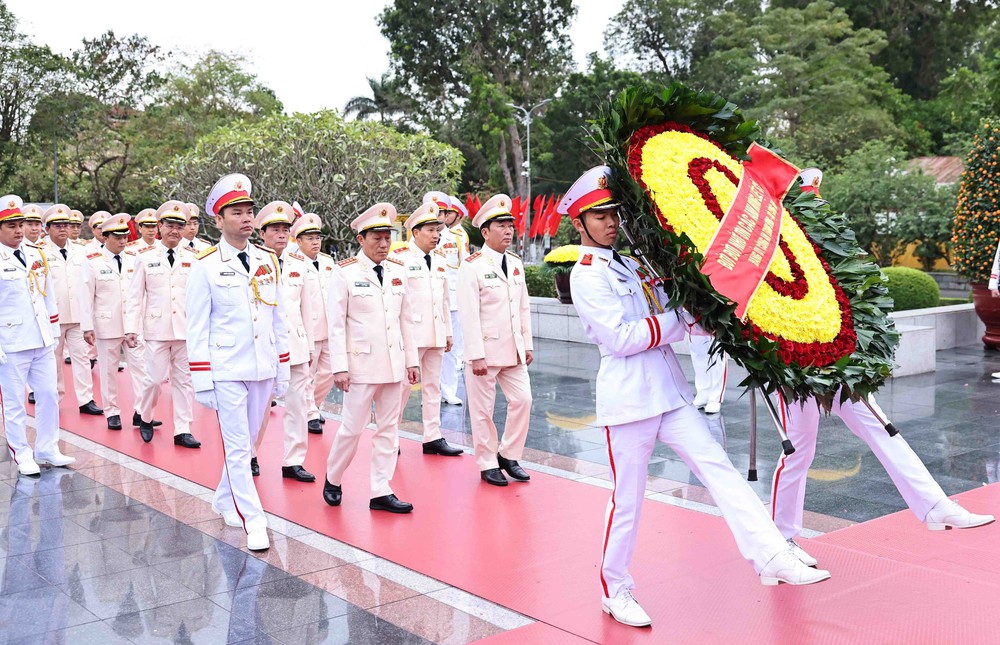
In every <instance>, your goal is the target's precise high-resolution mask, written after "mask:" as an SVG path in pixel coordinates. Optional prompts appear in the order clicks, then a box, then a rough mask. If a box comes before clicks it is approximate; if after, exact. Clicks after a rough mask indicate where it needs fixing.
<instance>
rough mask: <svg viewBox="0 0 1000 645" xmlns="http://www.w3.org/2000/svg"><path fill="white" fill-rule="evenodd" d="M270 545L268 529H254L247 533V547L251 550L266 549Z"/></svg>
mask: <svg viewBox="0 0 1000 645" xmlns="http://www.w3.org/2000/svg"><path fill="white" fill-rule="evenodd" d="M270 546H271V542H270V541H269V540H268V539H267V529H254V530H252V531H250V532H249V533H247V548H248V549H250V550H251V551H266V550H267V549H268V548H270Z"/></svg>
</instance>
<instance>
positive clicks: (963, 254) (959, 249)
mask: <svg viewBox="0 0 1000 645" xmlns="http://www.w3.org/2000/svg"><path fill="white" fill-rule="evenodd" d="M972 144H973V145H972V150H971V151H970V152H969V156H968V157H967V159H966V161H965V172H963V173H962V183H961V185H960V187H959V189H958V202H957V204H956V205H955V223H954V235H953V236H952V239H951V242H952V246H953V248H954V255H955V269H956V270H957V271H958V272H959V274H961V275H962V276H963V277H964V278H965V279H966V280H968V281H969V282H972V283H974V284H976V283H986V282H987V281H989V278H990V271H991V269H992V268H993V254H994V253H995V252H996V249H997V242H998V237H1000V118H998V117H996V116H991V117H987V118H984V119H983V120H982V122H981V123H980V125H979V129H978V130H977V132H976V136H975V138H974V139H973V142H972Z"/></svg>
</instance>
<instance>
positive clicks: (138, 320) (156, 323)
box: [125, 202, 197, 437]
mask: <svg viewBox="0 0 1000 645" xmlns="http://www.w3.org/2000/svg"><path fill="white" fill-rule="evenodd" d="M164 206H166V208H164ZM187 216H188V215H187V207H186V206H184V205H183V204H181V203H180V202H167V203H166V204H164V205H163V206H161V207H160V208H159V209H158V210H157V217H158V219H160V220H163V219H167V220H171V219H172V220H175V221H186V220H187ZM171 258H173V262H172V263H171V261H170V259H171ZM196 258H197V254H196V253H195V252H194V251H192V250H191V249H187V248H184V247H182V246H180V245H178V246H177V247H176V248H174V249H168V248H167V247H166V246H164V245H163V242H162V241H160V240H157V241H156V243H154V244H153V246H150V247H147V248H145V249H142V250H141V251H139V252H138V253H136V255H135V271H134V272H133V274H132V281H131V283H130V284H129V287H128V297H127V299H126V301H125V333H126V334H137V335H138V336H141V337H142V339H143V341H144V342H145V345H146V379H145V382H144V383H143V387H142V390H141V392H139V393H138V394H137V395H136V404H135V407H136V411H137V412H138V413H139V416H140V417H141V418H142V421H143V422H144V423H146V424H150V423H152V421H153V411H154V409H155V408H156V404H157V402H158V401H159V399H160V392H161V389H162V387H163V382H164V381H166V380H167V377H168V376H169V378H170V389H171V401H172V402H173V407H174V436H175V437H176V436H178V435H181V434H190V433H191V421H192V419H193V409H192V406H193V403H192V397H193V396H194V390H193V389H192V387H191V374H190V372H189V371H188V354H187V345H186V343H185V338H186V336H187V332H186V330H185V320H186V315H185V311H186V310H185V293H186V286H187V279H188V275H189V274H190V273H191V267H192V265H193V264H194V262H195V260H196Z"/></svg>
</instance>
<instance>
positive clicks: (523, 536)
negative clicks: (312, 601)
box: [62, 368, 1000, 643]
mask: <svg viewBox="0 0 1000 645" xmlns="http://www.w3.org/2000/svg"><path fill="white" fill-rule="evenodd" d="M67 378H68V383H72V380H71V379H69V375H68V368H67ZM122 385H123V390H126V393H127V391H128V390H129V389H130V388H129V387H128V385H127V383H126V379H123V381H122ZM67 398H71V397H67ZM122 398H123V400H122V404H123V406H124V410H126V412H125V413H124V414H123V415H122V416H123V421H125V422H126V423H128V421H129V420H130V419H131V401H130V400H125V399H126V397H124V396H123V397H122ZM169 410H170V407H169V388H165V389H164V397H163V399H162V400H161V402H160V405H159V408H158V410H157V415H156V417H157V418H158V419H161V420H163V422H164V424H163V426H162V427H161V428H160V429H159V430H158V431H157V436H156V437H155V438H154V440H153V442H152V443H150V444H144V443H143V442H142V440H141V439H140V437H139V433H138V431H137V430H136V429H134V428H129V427H126V428H125V430H124V431H122V432H111V431H108V430H107V429H106V427H105V422H104V419H103V418H101V417H84V416H81V415H80V414H79V413H78V411H77V410H76V408H75V407H74V405H73V404H72V402H70V403H67V404H66V405H64V406H63V410H62V414H63V416H62V425H63V427H65V428H68V429H70V430H71V431H73V432H75V433H76V434H79V435H81V436H84V437H87V438H88V439H91V440H93V441H97V442H98V443H101V444H103V445H106V446H109V447H111V448H114V449H115V450H119V451H121V452H123V453H125V454H128V455H130V456H133V457H135V458H137V459H140V460H143V461H146V462H148V463H151V464H153V465H155V466H157V467H159V468H162V469H164V470H167V471H169V472H172V473H175V474H177V475H179V476H181V477H184V478H186V479H190V480H192V481H195V482H198V483H199V484H202V485H205V486H208V487H211V488H214V487H215V485H216V483H217V482H218V478H219V476H220V474H221V468H222V448H221V440H220V438H219V433H218V427H217V423H216V421H215V418H214V413H211V411H208V410H204V409H202V408H201V407H200V406H198V405H195V424H194V434H195V436H196V437H197V438H198V439H200V440H201V441H202V443H203V447H202V448H201V449H200V450H187V449H184V448H175V447H174V446H173V443H172V440H171V436H172V431H171V430H170V427H171V419H170V415H169ZM273 410H274V412H273V413H272V416H271V424H270V429H269V431H268V435H267V438H266V440H265V443H264V445H263V446H262V450H261V455H260V462H261V471H262V475H261V477H259V478H257V486H258V490H259V491H260V496H261V498H262V500H263V503H264V506H265V508H266V509H267V510H268V511H270V512H272V513H275V514H276V515H279V516H281V517H284V518H287V519H289V520H291V521H294V522H297V523H299V524H302V525H305V526H308V527H309V528H311V529H313V530H316V531H319V532H321V533H324V534H326V535H329V536H332V537H334V538H336V539H338V540H342V541H344V542H347V543H349V544H351V545H353V546H356V547H358V548H361V549H364V550H365V551H369V552H371V553H374V554H376V555H379V556H381V557H383V558H386V559H388V560H391V561H393V562H396V563H399V564H401V565H403V566H405V567H409V568H411V569H414V570H416V571H419V572H421V573H423V574H426V575H428V576H431V577H433V578H436V579H438V580H441V581H443V582H446V583H448V584H450V585H453V586H455V587H458V588H460V589H464V590H466V591H468V592H470V593H473V594H475V595H477V596H481V597H483V598H486V599H488V600H491V601H493V602H495V603H497V604H500V605H503V606H506V607H509V608H511V609H513V610H515V611H518V612H521V613H523V614H525V615H527V616H530V617H532V618H534V619H536V620H538V621H540V623H546V624H539V625H529V626H528V627H524V628H521V629H518V630H513V631H511V632H508V633H506V634H501V635H499V636H496V637H494V638H492V639H490V640H491V641H493V642H497V643H518V642H522V643H527V642H553V643H562V642H566V643H572V642H579V639H578V638H575V637H579V638H582V639H586V640H591V641H596V642H601V643H609V642H614V643H630V642H650V643H653V642H666V641H669V642H677V643H710V642H718V643H734V642H739V643H793V642H794V643H803V642H809V643H840V642H844V643H847V642H859V641H863V642H871V643H875V642H878V643H944V642H962V643H996V642H997V636H996V633H997V631H996V624H995V620H994V614H995V613H996V611H997V610H998V609H1000V550H998V549H997V544H998V543H1000V526H998V525H997V524H994V525H991V526H989V527H985V528H980V529H975V530H970V531H947V532H933V533H932V532H930V531H927V530H926V529H925V528H924V527H923V525H921V524H920V523H919V522H917V521H916V519H915V518H914V517H913V515H912V514H910V513H909V512H903V513H897V514H894V515H890V516H888V517H884V518H880V519H877V520H874V521H871V522H866V523H864V524H860V525H856V526H853V527H850V528H847V529H844V530H841V531H836V532H833V533H830V534H827V535H824V536H823V537H820V538H817V539H814V540H808V541H804V542H803V546H805V547H806V549H807V550H808V551H809V552H810V553H812V554H813V555H814V556H816V557H817V558H819V559H820V563H821V565H822V566H823V567H824V568H827V569H830V570H831V572H832V573H833V578H832V580H829V581H827V582H824V583H821V584H819V585H814V586H811V587H790V586H786V585H782V586H780V587H777V588H773V587H763V586H761V585H760V583H759V582H758V579H757V577H756V575H754V572H753V570H752V568H751V567H750V565H749V564H747V563H746V562H744V561H743V560H742V558H741V557H740V555H739V553H738V552H737V550H736V546H735V543H734V542H733V539H732V537H731V535H730V533H729V531H728V529H727V528H726V526H725V524H724V522H723V520H722V519H721V518H719V517H713V516H709V515H705V514H702V513H698V512H694V511H689V510H686V509H681V508H676V507H673V506H668V505H665V504H659V503H654V502H647V503H646V505H645V508H644V513H643V522H642V535H641V536H640V538H639V546H638V550H637V553H636V556H635V561H634V563H633V575H634V576H635V578H636V581H637V584H638V588H637V589H636V596H637V597H638V598H639V600H640V602H642V604H643V606H644V607H645V608H646V610H647V611H648V612H649V613H650V615H651V616H652V617H653V620H654V625H655V626H654V627H653V628H652V629H644V630H640V629H634V628H629V627H624V626H622V625H619V624H617V623H615V622H614V621H613V620H611V619H610V618H609V617H607V616H606V615H604V614H603V613H602V612H601V610H600V593H601V590H600V583H599V581H598V570H597V569H598V563H599V558H600V546H601V528H602V523H603V514H604V507H605V504H606V502H607V499H608V491H606V490H603V489H600V488H596V487H593V486H588V485H586V484H580V483H577V482H573V481H569V480H566V479H561V478H558V477H553V476H548V475H544V474H540V473H532V481H531V482H530V483H527V484H512V485H510V486H508V487H507V488H496V487H492V486H488V485H486V484H484V483H481V482H480V481H479V476H478V472H477V470H476V466H475V462H474V461H473V459H472V457H471V456H463V457H458V458H443V457H425V456H424V455H422V454H421V453H420V444H419V443H417V442H413V441H405V440H404V441H402V442H401V444H402V449H403V454H402V456H401V457H400V460H399V466H398V467H397V470H396V476H395V478H394V480H393V488H394V489H395V491H396V494H397V495H398V496H399V497H400V499H403V500H406V501H410V502H412V503H413V504H414V506H415V510H414V512H413V513H412V514H411V515H403V516H397V515H391V514H388V513H372V512H371V511H369V510H368V504H367V502H368V496H369V488H368V469H369V454H370V452H369V451H370V446H369V444H368V442H367V439H364V440H363V441H362V444H361V448H360V449H359V451H358V455H357V457H356V458H355V460H354V462H353V464H352V465H351V467H350V469H349V470H348V473H347V478H346V480H345V481H344V482H343V487H344V503H343V505H342V506H341V507H340V508H330V507H328V506H326V505H325V504H324V503H323V501H322V498H321V492H322V479H323V473H324V464H325V460H326V456H327V450H328V449H329V446H330V443H331V441H332V438H333V434H334V432H335V431H336V427H337V425H336V423H334V422H332V421H331V422H328V423H327V424H326V426H325V428H326V429H325V433H324V434H323V435H322V436H316V435H310V438H309V442H310V448H309V456H308V459H307V463H306V468H307V469H308V470H309V471H310V472H313V473H314V474H316V475H317V477H318V479H319V480H320V481H319V482H317V483H315V484H302V483H297V482H290V481H288V480H282V479H281V475H280V465H281V464H280V460H281V408H280V407H279V408H273ZM960 498H961V500H962V501H963V502H964V503H966V504H967V506H969V507H970V508H971V509H973V510H975V511H978V512H983V513H993V514H996V513H997V512H998V509H1000V487H998V486H996V485H994V486H990V487H984V488H981V489H977V490H975V491H970V492H968V493H966V494H964V495H962V496H960ZM220 521H221V520H220ZM574 636H575V637H574Z"/></svg>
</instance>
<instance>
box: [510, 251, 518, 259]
mask: <svg viewBox="0 0 1000 645" xmlns="http://www.w3.org/2000/svg"><path fill="white" fill-rule="evenodd" d="M507 255H509V256H511V257H512V258H517V259H518V260H520V259H521V256H520V255H518V254H517V253H514V252H513V251H507Z"/></svg>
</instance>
